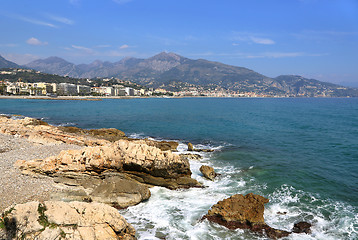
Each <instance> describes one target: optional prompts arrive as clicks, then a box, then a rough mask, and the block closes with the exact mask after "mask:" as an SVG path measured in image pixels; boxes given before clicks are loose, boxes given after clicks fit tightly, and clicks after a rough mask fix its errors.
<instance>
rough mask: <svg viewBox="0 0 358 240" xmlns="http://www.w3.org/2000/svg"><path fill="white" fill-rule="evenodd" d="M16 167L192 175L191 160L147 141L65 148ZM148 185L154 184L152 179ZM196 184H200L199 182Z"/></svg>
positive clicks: (50, 171) (40, 170) (168, 176)
mask: <svg viewBox="0 0 358 240" xmlns="http://www.w3.org/2000/svg"><path fill="white" fill-rule="evenodd" d="M16 166H18V167H20V169H22V170H26V171H32V172H37V173H41V174H46V175H54V174H56V173H62V172H87V173H91V174H101V173H103V172H105V171H108V170H111V171H117V172H124V171H125V172H127V173H131V172H133V174H134V175H138V174H137V173H140V174H148V175H149V176H151V177H155V178H158V179H159V178H160V179H164V181H166V180H167V179H168V180H169V181H170V182H171V181H172V180H173V179H174V180H176V179H180V178H183V177H186V178H190V176H191V171H190V165H189V161H188V160H186V159H182V158H181V157H180V156H179V155H176V154H173V153H172V152H171V151H161V150H160V149H158V148H156V147H151V146H148V145H147V144H146V143H145V141H135V142H132V141H128V140H119V141H117V142H115V143H113V144H107V145H105V146H97V147H86V148H83V149H81V150H68V151H62V152H61V153H60V154H59V155H58V156H52V157H49V158H46V159H37V160H31V161H21V160H19V161H17V162H16ZM193 181H195V180H193ZM193 181H192V182H193ZM154 182H158V183H159V182H161V181H154ZM183 182H185V181H183ZM195 182H196V181H195ZM149 184H153V181H151V182H149ZM153 185H156V184H153ZM196 185H197V186H200V184H199V183H197V182H196ZM160 186H163V185H160ZM171 186H173V185H171ZM191 186H192V183H190V185H189V186H185V185H180V187H191Z"/></svg>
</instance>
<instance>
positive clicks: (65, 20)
mask: <svg viewBox="0 0 358 240" xmlns="http://www.w3.org/2000/svg"><path fill="white" fill-rule="evenodd" d="M46 16H47V17H49V18H50V19H52V20H54V21H56V22H59V23H63V24H67V25H73V24H74V21H72V20H71V19H68V18H65V17H60V16H55V15H52V14H47V15H46Z"/></svg>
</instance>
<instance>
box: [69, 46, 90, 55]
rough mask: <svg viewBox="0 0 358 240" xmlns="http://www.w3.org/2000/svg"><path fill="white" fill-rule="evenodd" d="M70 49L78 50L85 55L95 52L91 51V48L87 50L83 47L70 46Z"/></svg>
mask: <svg viewBox="0 0 358 240" xmlns="http://www.w3.org/2000/svg"><path fill="white" fill-rule="evenodd" d="M72 48H74V49H77V50H80V51H82V52H85V53H87V54H94V53H95V52H94V51H93V49H91V48H87V47H83V46H77V45H72Z"/></svg>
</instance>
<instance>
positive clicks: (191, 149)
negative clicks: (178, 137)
mask: <svg viewBox="0 0 358 240" xmlns="http://www.w3.org/2000/svg"><path fill="white" fill-rule="evenodd" d="M188 151H195V152H214V150H213V149H201V148H194V146H193V144H192V143H188Z"/></svg>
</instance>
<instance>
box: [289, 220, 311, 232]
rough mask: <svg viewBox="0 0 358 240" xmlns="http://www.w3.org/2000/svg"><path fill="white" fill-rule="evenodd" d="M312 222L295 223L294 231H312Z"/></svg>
mask: <svg viewBox="0 0 358 240" xmlns="http://www.w3.org/2000/svg"><path fill="white" fill-rule="evenodd" d="M311 226H312V224H310V223H308V222H298V223H295V224H294V225H293V228H292V232H294V233H306V234H310V233H311Z"/></svg>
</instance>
